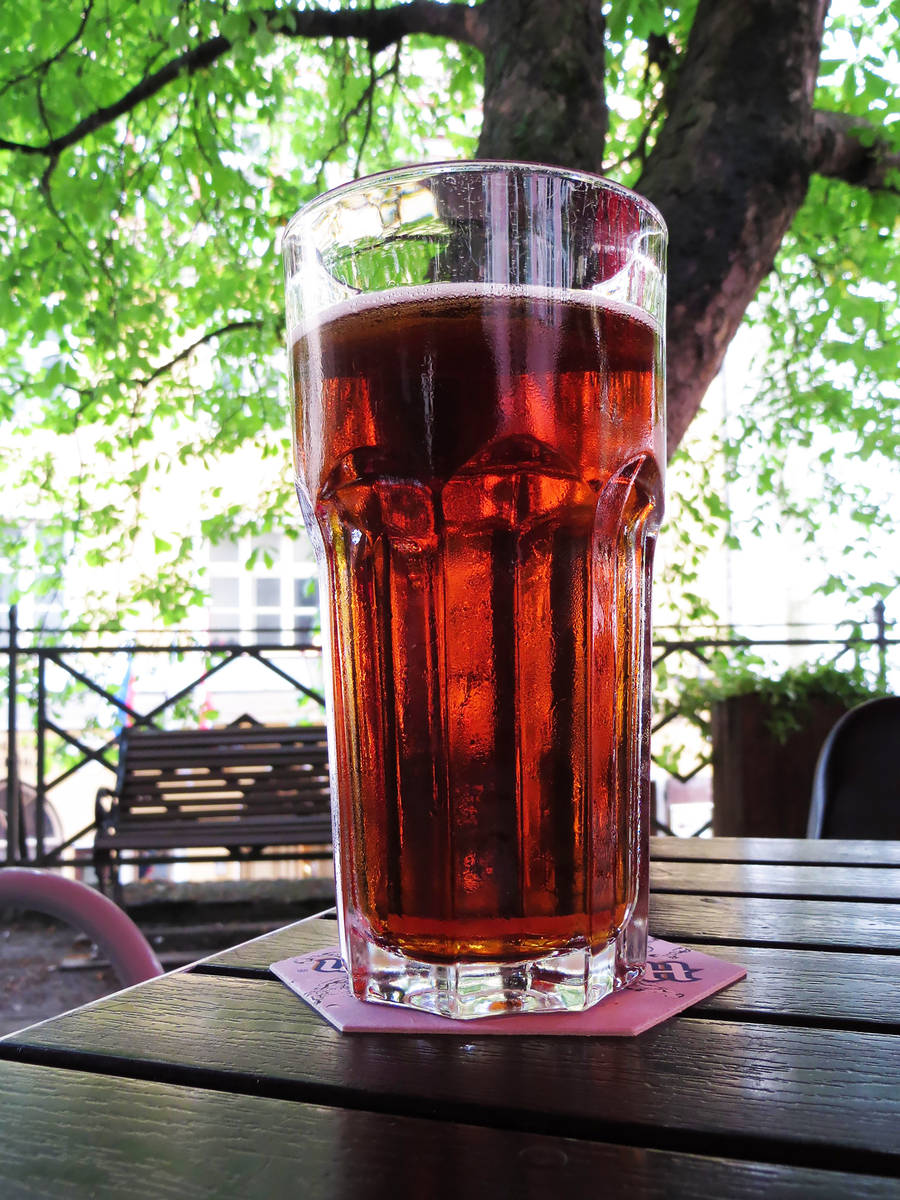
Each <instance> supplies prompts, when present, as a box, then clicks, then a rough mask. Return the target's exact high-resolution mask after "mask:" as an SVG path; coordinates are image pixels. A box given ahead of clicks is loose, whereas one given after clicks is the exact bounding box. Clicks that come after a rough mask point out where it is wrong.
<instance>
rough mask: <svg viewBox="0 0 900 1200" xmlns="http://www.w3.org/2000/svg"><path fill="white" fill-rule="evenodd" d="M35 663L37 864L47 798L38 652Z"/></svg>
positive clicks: (42, 666)
mask: <svg viewBox="0 0 900 1200" xmlns="http://www.w3.org/2000/svg"><path fill="white" fill-rule="evenodd" d="M37 663H38V677H37V721H36V723H35V725H36V733H37V780H36V784H37V786H36V789H35V796H34V834H35V843H36V844H35V857H36V859H37V861H38V862H41V860H42V859H43V857H44V829H45V825H44V806H45V803H46V798H47V780H46V779H45V777H44V776H45V772H46V769H47V762H46V738H47V713H46V709H47V678H46V675H47V673H46V666H47V660H46V659H45V658H44V656H43V654H41V653H40V651H39V652H38V656H37Z"/></svg>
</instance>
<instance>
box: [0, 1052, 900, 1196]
mask: <svg viewBox="0 0 900 1200" xmlns="http://www.w3.org/2000/svg"><path fill="white" fill-rule="evenodd" d="M0 1126H2V1128H3V1131H4V1147H3V1155H2V1156H0V1194H2V1195H4V1196H9V1197H16V1198H17V1200H31V1198H32V1197H34V1198H37V1197H48V1196H65V1197H66V1198H67V1200H82V1198H84V1200H87V1198H88V1197H90V1198H91V1200H121V1197H123V1196H131V1195H139V1194H146V1195H150V1194H152V1195H153V1197H154V1200H183V1197H185V1196H216V1197H222V1196H240V1197H241V1198H242V1200H257V1198H258V1200H272V1198H273V1197H281V1196H294V1195H302V1196H303V1197H304V1200H338V1198H339V1197H350V1196H354V1197H359V1198H360V1200H366V1198H371V1200H375V1198H376V1197H380V1196H383V1195H385V1194H386V1191H385V1185H386V1183H387V1181H389V1180H390V1181H391V1183H390V1194H391V1195H393V1196H397V1197H403V1196H405V1195H406V1196H412V1195H417V1196H427V1197H429V1200H460V1198H461V1197H465V1200H480V1198H485V1200H486V1198H487V1197H498V1196H513V1195H514V1196H522V1197H529V1196H539V1195H542V1196H556V1195H570V1196H579V1197H581V1196H592V1195H594V1194H597V1193H598V1186H602V1194H603V1196H604V1197H607V1198H608V1200H633V1197H635V1196H640V1197H642V1200H708V1198H709V1197H710V1196H725V1195H727V1196H729V1197H731V1198H733V1200H751V1198H752V1197H755V1196H760V1195H766V1196H773V1195H777V1196H778V1197H781V1198H783V1200H838V1198H839V1197H846V1196H850V1195H852V1196H854V1197H858V1198H859V1200H887V1198H888V1197H890V1196H895V1195H896V1190H895V1185H894V1183H893V1182H892V1181H891V1180H889V1179H884V1178H877V1177H873V1176H864V1175H849V1174H847V1173H845V1172H843V1171H835V1172H831V1171H823V1170H814V1169H806V1168H802V1167H794V1166H783V1165H777V1164H768V1163H753V1162H740V1161H737V1160H733V1159H732V1160H726V1159H721V1158H698V1157H695V1156H693V1155H688V1154H681V1153H678V1152H671V1151H658V1150H648V1149H634V1148H632V1147H622V1146H614V1145H609V1144H605V1143H599V1142H591V1141H578V1140H576V1139H574V1138H562V1137H551V1136H547V1135H542V1134H539V1133H531V1132H529V1133H519V1132H517V1131H514V1130H512V1131H511V1130H499V1129H489V1128H483V1127H477V1126H472V1125H461V1124H459V1123H455V1122H454V1123H450V1122H438V1121H429V1120H424V1119H421V1118H414V1117H392V1116H384V1115H381V1114H379V1113H370V1112H360V1111H353V1110H346V1109H334V1108H326V1107H322V1106H320V1105H312V1104H304V1103H299V1102H290V1101H286V1100H277V1099H269V1098H267V1097H248V1096H242V1095H230V1094H228V1093H223V1092H217V1091H213V1090H208V1089H201V1088H192V1087H180V1086H173V1085H171V1084H164V1083H157V1082H153V1081H145V1080H132V1079H117V1080H116V1081H115V1087H114V1088H112V1087H110V1086H109V1081H108V1080H107V1079H106V1078H105V1077H103V1076H98V1075H92V1074H88V1073H85V1072H81V1071H63V1070H59V1069H57V1068H53V1067H28V1066H23V1065H21V1064H16V1063H0ZM336 1147H340V1150H339V1152H336ZM61 1151H64V1152H61Z"/></svg>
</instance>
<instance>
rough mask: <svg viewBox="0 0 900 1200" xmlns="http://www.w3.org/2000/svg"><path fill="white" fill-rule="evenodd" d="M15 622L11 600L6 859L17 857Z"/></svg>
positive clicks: (18, 813)
mask: <svg viewBox="0 0 900 1200" xmlns="http://www.w3.org/2000/svg"><path fill="white" fill-rule="evenodd" d="M18 640H19V622H18V611H17V609H16V606H15V604H13V605H11V606H10V610H9V655H8V657H9V684H8V688H7V704H8V713H7V715H8V726H7V741H6V861H7V862H8V863H14V862H16V861H17V855H18V850H19V820H20V807H19V756H18V747H17V745H16V734H17V730H16V699H17V697H16V690H17V677H18V668H19V664H18V653H17V652H18Z"/></svg>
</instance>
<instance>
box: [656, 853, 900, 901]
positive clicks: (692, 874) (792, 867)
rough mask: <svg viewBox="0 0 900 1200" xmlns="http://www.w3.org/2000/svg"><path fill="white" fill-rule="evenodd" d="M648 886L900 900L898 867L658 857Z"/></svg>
mask: <svg viewBox="0 0 900 1200" xmlns="http://www.w3.org/2000/svg"><path fill="white" fill-rule="evenodd" d="M650 888H651V891H656V892H685V893H688V894H692V895H711V896H769V897H772V898H774V899H783V898H786V897H788V896H795V897H797V898H798V899H805V900H838V899H839V900H853V901H856V900H884V901H894V902H900V870H885V869H884V868H883V867H835V866H822V865H815V866H811V865H808V864H803V865H798V864H796V863H778V864H771V863H720V862H705V861H702V860H699V861H694V862H685V861H681V860H673V861H665V860H663V861H654V862H651V864H650Z"/></svg>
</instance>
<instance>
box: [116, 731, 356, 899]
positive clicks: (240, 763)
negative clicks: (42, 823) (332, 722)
mask: <svg viewBox="0 0 900 1200" xmlns="http://www.w3.org/2000/svg"><path fill="white" fill-rule="evenodd" d="M95 815H96V835H95V838H94V866H95V869H96V871H97V877H98V879H99V881H100V886H101V888H102V889H103V890H104V891H106V890H107V889H109V888H111V889H112V891H113V893H114V894H115V895H118V894H119V868H120V867H121V866H122V865H125V864H128V863H133V864H138V865H143V864H149V863H160V862H186V861H194V862H197V861H199V862H213V861H222V860H224V861H227V860H228V858H239V859H269V858H271V859H286V858H326V857H330V856H331V853H332V849H331V812H330V793H329V783H328V746H327V742H326V736H325V728H324V726H321V725H304V726H299V727H296V728H293V727H285V726H265V725H257V724H252V725H248V724H245V723H242V724H240V725H231V726H228V727H227V728H224V729H190V730H179V731H167V732H159V731H157V730H147V729H140V728H128V729H125V730H124V731H123V732H122V734H121V737H120V750H119V769H118V778H117V781H116V786H115V788H114V789H109V788H101V789H100V791H99V792H98V793H97V801H96V813H95Z"/></svg>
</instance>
